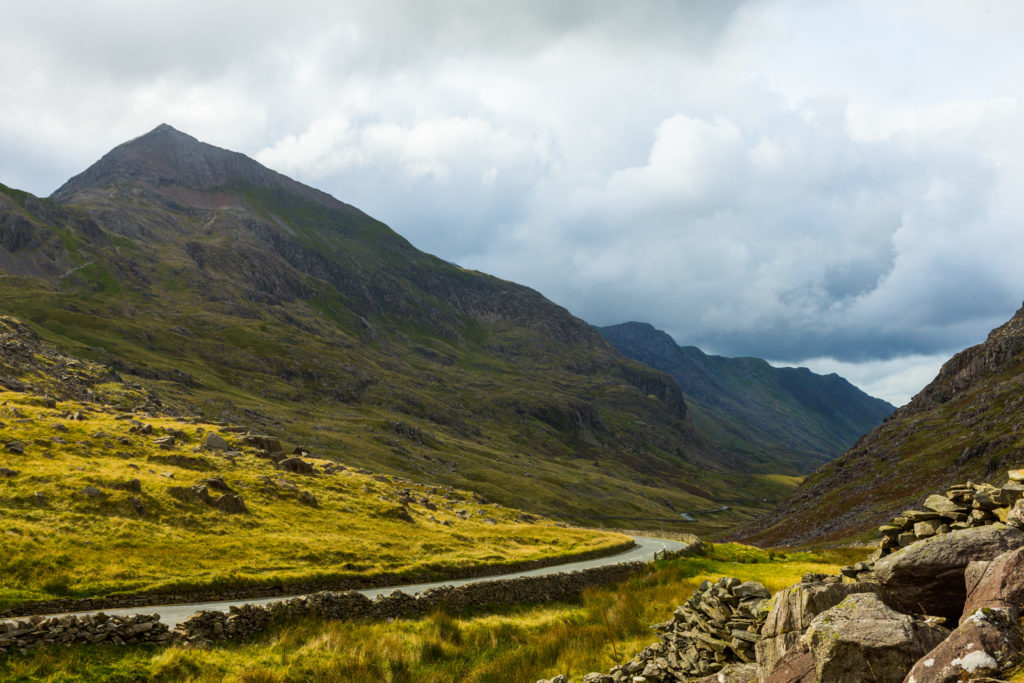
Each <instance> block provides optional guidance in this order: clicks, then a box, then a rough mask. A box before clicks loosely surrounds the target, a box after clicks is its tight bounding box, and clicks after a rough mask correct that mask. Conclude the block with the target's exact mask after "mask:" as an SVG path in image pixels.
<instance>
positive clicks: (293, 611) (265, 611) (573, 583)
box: [175, 562, 644, 645]
mask: <svg viewBox="0 0 1024 683" xmlns="http://www.w3.org/2000/svg"><path fill="white" fill-rule="evenodd" d="M643 566H644V564H643V563H641V562H631V563H628V564H613V565H608V566H605V567H595V568H593V569H585V570H582V571H575V572H563V573H560V574H547V575H544V576H524V577H519V578H515V579H499V580H495V581H481V582H478V583H470V584H466V585H463V586H444V587H441V588H432V589H429V590H426V591H423V592H421V593H417V594H415V595H409V594H408V593H403V592H402V591H397V590H396V591H392V592H391V593H389V594H387V595H380V596H377V597H376V598H375V599H373V600H371V599H370V598H368V597H366V596H365V595H363V594H362V593H358V592H356V591H347V592H345V593H334V592H322V593H315V594H313V595H309V596H305V597H301V598H291V599H289V600H281V601H278V602H272V603H270V604H268V605H263V606H259V605H242V606H240V607H231V608H230V609H229V610H228V611H227V612H220V611H203V612H197V613H196V614H193V615H192V616H191V617H189V618H188V619H186V620H185V621H184V622H182V623H181V624H178V627H177V629H176V631H175V636H176V638H177V639H179V640H180V641H183V642H186V643H190V644H193V645H204V644H206V643H209V642H211V641H217V640H232V639H236V638H243V637H247V636H251V635H253V634H255V633H258V632H260V631H263V630H264V629H266V628H267V627H268V626H269V625H270V624H271V623H273V622H275V621H279V620H281V619H286V618H294V617H316V618H320V619H336V620H351V619H372V620H384V619H398V618H416V617H422V616H425V615H427V614H430V613H432V612H434V611H437V610H444V611H457V610H461V609H465V608H480V607H487V606H491V605H509V604H516V603H522V602H548V601H552V600H559V599H562V598H566V597H569V596H572V595H576V594H578V593H579V592H580V591H582V590H583V589H584V588H587V587H589V586H597V585H603V584H606V583H612V582H614V581H619V580H622V579H624V578H626V577H627V576H629V575H630V574H631V573H632V572H634V571H636V570H638V569H640V568H641V567H643Z"/></svg>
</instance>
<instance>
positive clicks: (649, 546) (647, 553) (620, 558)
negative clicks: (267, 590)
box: [0, 536, 687, 629]
mask: <svg viewBox="0 0 1024 683" xmlns="http://www.w3.org/2000/svg"><path fill="white" fill-rule="evenodd" d="M633 540H634V541H636V546H635V547H633V548H632V549H630V550H627V551H625V552H622V553H618V554H616V555H609V556H607V557H598V558H596V559H593V560H584V561H581V562H568V563H566V564H556V565H552V566H550V567H542V568H540V569H531V570H529V571H523V572H513V573H511V574H497V575H494V576H478V577H474V578H472V579H454V580H451V581H438V582H436V583H417V584H409V585H405V586H385V587H383V588H369V589H366V590H360V591H359V592H360V593H362V594H363V595H365V596H367V597H368V598H374V597H376V596H378V595H382V594H385V593H390V592H391V591H394V590H400V591H402V592H403V593H409V594H412V593H418V592H420V591H424V590H427V589H428V588H438V587H440V586H462V585H464V584H467V583H478V582H480V581H494V580H496V579H514V578H516V577H519V576H542V575H545V574H557V573H559V572H571V571H576V570H579V569H590V568H592V567H603V566H605V565H609V564H619V563H622V562H650V561H651V560H653V559H654V554H655V553H658V552H661V551H663V550H667V551H669V552H674V551H677V550H682V549H684V548H686V546H687V544H686V543H683V542H681V541H671V540H668V539H664V538H651V537H648V536H634V537H633ZM296 597H300V596H299V595H275V596H274V597H271V598H250V599H247V600H222V601H219V602H192V603H187V604H180V605H149V606H146V607H124V608H113V609H105V610H89V611H85V612H64V613H60V614H44V615H41V616H44V617H55V616H65V615H67V614H78V615H83V614H96V613H97V612H103V613H104V614H107V615H110V616H124V615H131V614H153V613H159V614H160V621H162V622H163V623H165V624H167V625H168V626H169V627H170V628H172V629H173V628H174V627H175V626H177V625H178V624H179V623H181V622H183V621H185V620H186V619H188V618H189V617H190V616H192V615H193V614H194V613H196V612H199V611H201V610H219V611H227V609H228V608H229V607H231V606H232V605H246V604H249V605H266V604H267V603H270V602H276V601H278V600H288V599H289V598H296ZM0 621H3V620H0Z"/></svg>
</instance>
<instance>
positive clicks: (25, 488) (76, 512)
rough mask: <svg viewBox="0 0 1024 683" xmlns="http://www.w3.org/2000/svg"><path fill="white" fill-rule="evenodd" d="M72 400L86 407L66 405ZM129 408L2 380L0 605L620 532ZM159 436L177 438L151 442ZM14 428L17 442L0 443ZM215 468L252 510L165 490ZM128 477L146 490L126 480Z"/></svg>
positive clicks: (382, 569) (616, 541) (584, 547)
mask: <svg viewBox="0 0 1024 683" xmlns="http://www.w3.org/2000/svg"><path fill="white" fill-rule="evenodd" d="M115 386H120V385H115ZM76 412H77V413H79V418H80V419H69V415H71V414H73V413H76ZM125 417H128V415H127V414H125V413H123V412H122V411H120V410H118V409H116V408H113V407H110V406H103V405H97V404H93V403H79V402H74V401H62V402H60V403H59V404H58V405H57V407H56V408H47V407H45V406H44V405H42V404H41V402H40V400H39V399H38V398H36V397H33V396H30V395H27V394H21V393H14V392H0V467H5V468H8V469H10V470H14V471H16V472H18V474H17V475H16V476H13V477H4V478H0V539H2V543H3V553H0V574H2V575H3V576H4V582H3V585H2V587H0V607H2V606H9V605H12V604H17V603H21V602H24V601H30V600H42V599H51V598H59V597H85V596H92V595H106V594H112V593H124V592H181V591H197V590H208V589H214V590H216V589H222V588H223V589H226V588H254V587H259V586H276V585H280V584H283V583H299V582H311V581H322V582H326V581H331V582H336V581H347V582H350V583H353V584H359V583H360V582H365V581H368V580H371V579H373V577H381V576H387V577H392V578H394V579H396V580H398V581H401V580H404V579H406V578H408V579H413V578H415V579H420V578H428V577H443V576H446V575H451V574H452V573H457V572H459V571H460V570H463V569H466V568H467V567H472V566H476V565H491V566H495V567H500V566H502V565H506V564H509V563H516V562H524V561H535V560H543V559H545V558H554V557H564V556H569V555H576V554H580V553H584V552H589V551H595V550H601V549H610V548H612V547H614V546H617V545H620V544H622V543H623V542H625V541H627V539H626V538H625V537H624V536H621V535H619V534H615V533H611V532H605V533H601V532H588V531H583V530H580V529H572V528H563V527H560V526H556V525H555V524H554V523H553V522H551V521H549V520H543V519H537V520H536V521H529V522H527V521H525V520H527V519H528V518H526V517H523V516H522V515H521V513H520V512H519V511H518V510H515V509H512V508H508V507H505V506H501V505H497V504H493V503H485V502H483V499H481V498H479V497H478V496H475V495H474V494H470V493H467V492H465V491H458V490H455V489H451V488H450V487H445V486H431V485H425V484H417V483H414V482H412V481H409V480H407V479H404V478H401V477H394V476H383V475H374V474H371V473H369V472H367V471H365V470H356V469H352V468H348V469H342V470H341V471H339V472H337V473H335V474H324V473H319V474H317V475H316V476H311V475H301V474H291V473H286V472H283V471H281V470H278V469H275V468H274V467H273V465H272V463H271V461H270V460H267V459H264V458H260V457H257V454H256V451H255V449H254V448H251V447H248V446H244V445H242V443H241V441H240V439H239V438H238V437H237V436H236V435H232V434H230V433H225V434H224V436H225V437H226V438H227V439H228V441H229V442H234V443H233V446H234V447H237V448H238V449H239V451H240V452H241V455H240V456H238V457H236V458H234V459H230V458H226V457H224V456H222V455H218V454H216V453H213V452H208V451H205V450H203V449H202V448H201V447H200V444H201V443H202V442H203V439H204V438H205V435H206V433H207V432H210V431H215V432H216V431H218V430H219V427H218V426H217V425H212V424H209V423H203V422H197V421H193V420H187V419H181V418H172V417H161V416H157V415H144V414H134V418H133V419H134V420H136V424H138V423H143V424H145V425H148V426H150V427H152V433H150V434H141V433H139V432H132V431H130V430H131V427H132V425H133V422H132V421H131V420H129V419H123V418H125ZM167 435H174V437H175V441H176V443H175V446H174V447H173V448H171V449H170V450H164V449H161V448H159V447H158V446H157V445H155V444H154V440H155V439H156V438H159V437H163V436H167ZM14 441H19V442H21V443H22V444H23V445H24V453H22V454H17V453H13V452H10V451H8V450H6V449H3V447H2V444H7V443H10V442H14ZM289 450H290V449H289ZM304 459H305V460H306V461H308V462H312V463H315V464H317V465H319V466H321V467H322V466H323V465H327V464H330V463H332V462H333V461H329V460H326V459H323V458H321V457H304ZM211 477H220V478H221V479H222V480H223V481H224V482H225V483H226V484H227V486H229V487H230V488H231V489H232V490H233V491H235V492H237V493H238V494H239V495H241V496H242V497H243V499H244V501H245V504H246V506H247V507H248V509H249V514H228V513H226V512H223V511H221V510H219V509H217V508H215V507H213V506H211V505H209V504H207V503H204V502H201V501H198V500H188V499H186V500H185V501H182V500H181V499H180V498H179V497H175V496H174V495H172V492H171V487H190V486H192V485H194V484H197V483H202V482H203V481H204V480H206V479H208V478H211ZM132 480H135V481H137V482H138V486H139V487H140V488H141V492H134V491H131V490H126V482H129V481H132ZM86 487H92V489H94V490H95V491H96V493H94V495H93V496H89V495H87V494H86V493H85V490H86ZM208 490H209V493H210V495H211V497H212V498H216V497H217V496H218V495H220V491H217V490H214V489H213V488H209V489H208ZM37 494H38V496H37ZM40 496H41V498H39V497H40ZM310 496H312V498H310ZM133 499H134V500H135V501H136V502H137V503H138V504H140V505H141V512H140V511H139V510H138V509H136V506H135V504H133ZM314 499H315V503H314V502H313V501H314ZM39 501H43V502H39ZM403 501H411V502H403ZM406 514H407V515H408V516H409V517H408V518H407V519H406V518H404V517H405V515H406Z"/></svg>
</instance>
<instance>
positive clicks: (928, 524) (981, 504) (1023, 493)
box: [842, 470, 1024, 578]
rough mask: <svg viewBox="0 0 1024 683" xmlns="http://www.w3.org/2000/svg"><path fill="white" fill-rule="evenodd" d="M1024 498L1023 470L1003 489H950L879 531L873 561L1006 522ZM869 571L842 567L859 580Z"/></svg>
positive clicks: (985, 486)
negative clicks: (932, 539)
mask: <svg viewBox="0 0 1024 683" xmlns="http://www.w3.org/2000/svg"><path fill="white" fill-rule="evenodd" d="M1022 498H1024V470H1012V471H1011V472H1010V478H1009V481H1007V482H1006V484H1004V485H1003V486H1002V487H996V486H993V485H991V484H984V483H983V484H975V483H974V482H970V481H968V482H967V483H966V484H957V485H955V486H951V487H950V488H949V489H948V490H947V491H946V493H945V495H941V494H932V495H930V496H928V498H927V500H925V502H924V506H923V507H924V509H923V510H904V511H903V513H902V514H900V515H899V516H897V517H894V518H893V519H892V521H891V522H889V524H885V525H882V526H880V527H878V535H879V537H880V540H879V542H878V550H877V551H876V552H875V554H874V556H873V558H872V559H873V560H878V559H881V558H882V557H885V556H886V555H889V554H891V553H894V552H896V551H897V550H899V549H900V548H904V547H906V546H908V545H910V544H911V543H914V542H915V541H919V540H921V539H923V538H930V537H932V536H936V535H941V534H948V533H949V532H950V531H955V530H958V529H970V528H974V527H980V526H986V525H989V524H995V523H996V522H999V521H1001V520H1005V519H1006V515H1007V513H1008V512H1009V511H1010V509H1011V508H1012V507H1013V506H1014V504H1015V503H1016V502H1017V501H1018V500H1021V499H1022ZM870 569H871V565H870V564H869V563H866V562H858V563H857V564H855V565H853V566H851V567H843V569H842V572H843V574H845V575H846V576H849V577H851V578H856V577H857V576H858V575H859V574H861V573H863V572H866V571H869V570H870Z"/></svg>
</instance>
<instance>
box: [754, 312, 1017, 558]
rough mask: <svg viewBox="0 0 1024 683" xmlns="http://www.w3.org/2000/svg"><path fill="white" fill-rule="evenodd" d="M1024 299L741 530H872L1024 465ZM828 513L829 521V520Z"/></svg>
mask: <svg viewBox="0 0 1024 683" xmlns="http://www.w3.org/2000/svg"><path fill="white" fill-rule="evenodd" d="M1022 388H1024V308H1021V309H1020V310H1018V311H1017V312H1016V314H1014V316H1013V317H1012V318H1011V319H1010V320H1009V322H1007V323H1006V324H1005V325H1002V326H1001V327H998V328H996V329H995V330H993V331H992V332H991V333H990V334H989V335H988V339H986V340H985V341H984V342H983V343H981V344H979V345H977V346H972V347H970V348H968V349H966V350H964V351H961V352H960V353H958V354H956V355H955V356H953V357H952V358H951V359H950V360H948V361H946V363H945V364H944V365H943V366H942V369H941V370H940V371H939V374H938V376H936V378H935V379H934V380H933V381H932V382H931V383H930V384H929V385H928V386H926V387H925V388H924V389H922V390H921V392H920V393H918V394H917V395H916V396H914V398H913V399H911V401H910V402H909V403H908V404H907V405H905V406H903V407H902V408H900V409H898V410H897V411H896V412H895V413H893V415H892V417H890V418H889V419H888V420H886V421H885V422H883V423H882V424H881V425H879V426H878V427H877V428H875V429H874V430H872V431H871V432H870V433H868V434H867V435H865V436H864V437H863V438H862V439H860V440H859V441H858V442H857V443H856V444H854V445H853V447H852V448H850V450H848V451H847V452H846V453H845V454H843V456H842V457H840V458H838V459H837V460H835V461H833V462H831V463H829V464H827V465H825V466H824V467H822V468H821V469H819V470H818V471H817V472H815V473H814V474H812V475H810V476H809V477H807V479H805V480H804V482H803V484H802V485H801V486H800V487H799V488H797V490H796V491H794V492H793V494H792V496H790V497H789V498H788V499H787V500H786V501H785V502H783V503H782V504H781V505H779V506H778V507H777V508H776V509H775V510H773V511H772V512H771V513H769V514H767V515H765V516H764V517H763V518H761V519H760V520H758V521H757V522H756V523H755V524H752V525H749V526H747V527H744V529H743V530H742V531H741V532H740V533H739V534H737V538H742V539H745V540H747V541H752V542H756V543H759V544H766V545H776V544H797V543H811V542H814V543H822V542H832V541H836V540H841V539H847V538H851V537H858V536H863V537H867V534H868V533H870V532H873V531H874V528H875V527H877V526H879V525H880V524H882V523H886V522H887V521H888V520H889V519H890V518H892V517H893V516H894V515H895V514H897V513H899V512H900V511H901V510H905V509H908V508H913V507H917V506H918V505H920V504H921V503H922V502H923V500H924V499H925V498H926V497H927V494H929V493H932V492H934V491H941V490H943V489H945V488H947V487H948V486H950V485H951V484H953V483H954V482H962V481H965V480H971V479H973V480H976V481H997V480H1001V479H1005V474H1006V471H1007V470H1009V469H1014V468H1019V467H1021V466H1022V465H1024V419H1022V418H1021V408H1022V407H1024V391H1022ZM825 520H827V521H825Z"/></svg>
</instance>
